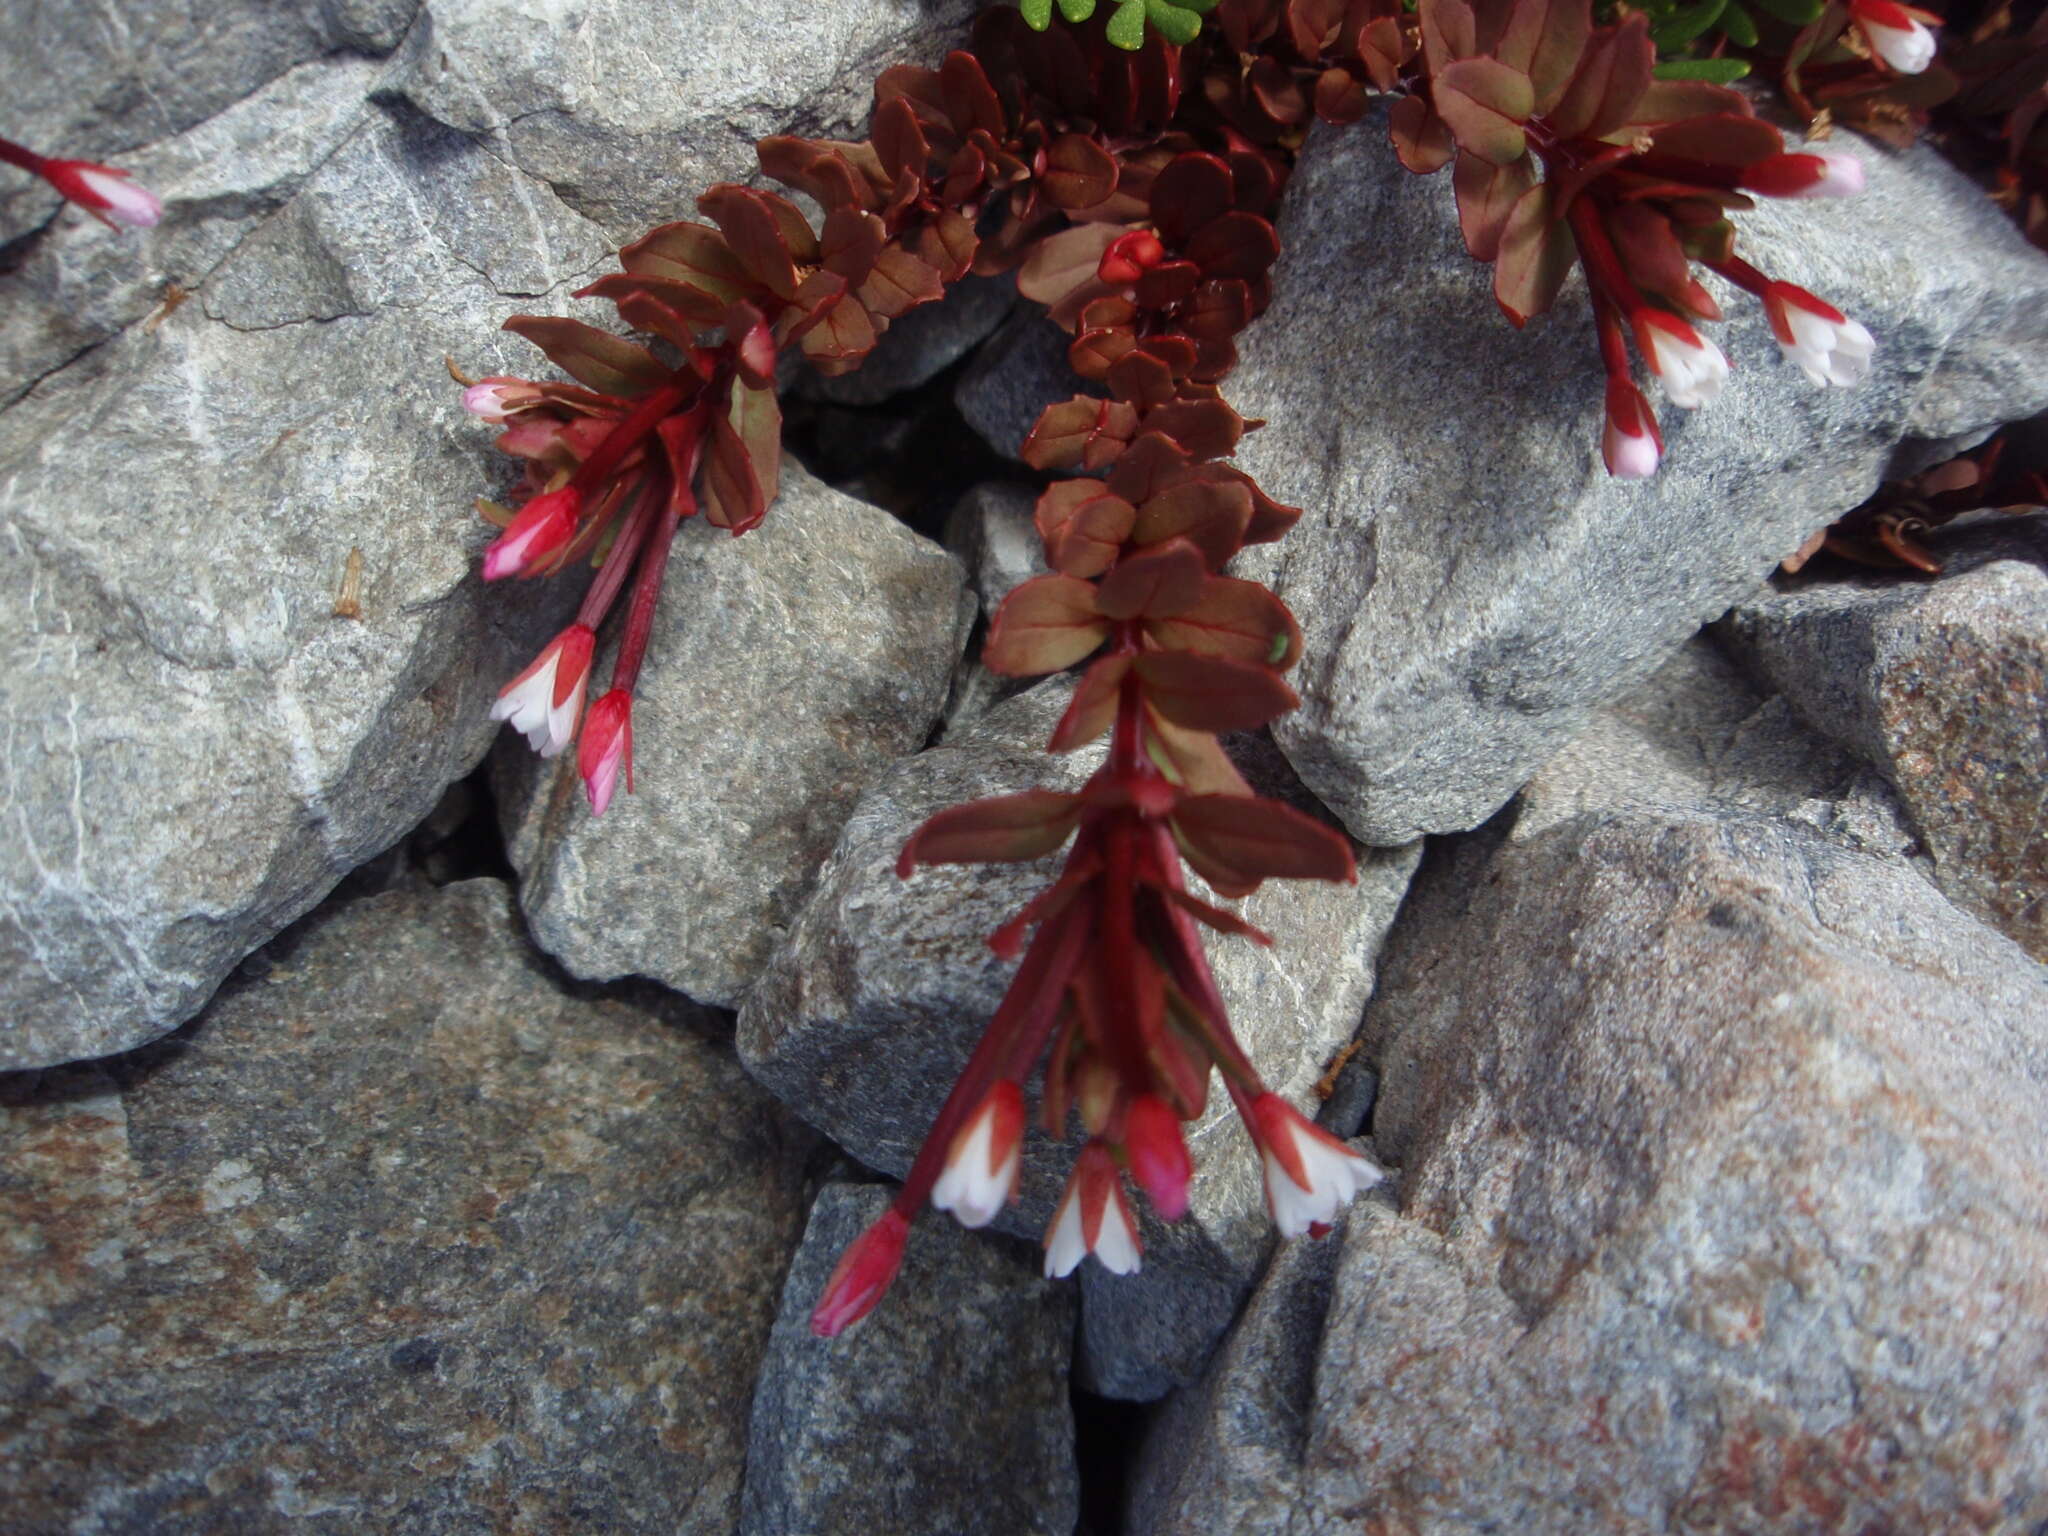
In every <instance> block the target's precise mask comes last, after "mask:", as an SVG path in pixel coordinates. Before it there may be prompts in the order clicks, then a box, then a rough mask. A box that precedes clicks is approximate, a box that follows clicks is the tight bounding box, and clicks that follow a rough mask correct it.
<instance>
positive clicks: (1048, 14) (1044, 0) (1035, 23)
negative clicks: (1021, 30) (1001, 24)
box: [1017, 0, 1052, 32]
mask: <svg viewBox="0 0 2048 1536" xmlns="http://www.w3.org/2000/svg"><path fill="white" fill-rule="evenodd" d="M1017 8H1018V9H1019V10H1021V11H1022V12H1023V13H1024V22H1025V25H1026V26H1028V27H1030V28H1031V30H1032V31H1034V32H1043V31H1044V30H1045V29H1046V28H1047V27H1049V26H1051V25H1052V0H1018V5H1017Z"/></svg>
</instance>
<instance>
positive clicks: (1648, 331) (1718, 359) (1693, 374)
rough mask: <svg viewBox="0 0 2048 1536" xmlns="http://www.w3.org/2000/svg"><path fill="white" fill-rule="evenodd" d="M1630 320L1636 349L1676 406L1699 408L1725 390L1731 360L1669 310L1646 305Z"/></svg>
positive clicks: (1687, 408)
mask: <svg viewBox="0 0 2048 1536" xmlns="http://www.w3.org/2000/svg"><path fill="white" fill-rule="evenodd" d="M1629 319H1630V322H1631V323H1632V324H1633V325H1634V327H1635V333H1636V350H1637V351H1639V352H1641V353H1642V354H1643V361H1645V362H1646V363H1648V364H1649V365H1650V371H1651V372H1652V373H1654V374H1656V375H1657V379H1658V382H1659V383H1661V384H1662V385H1663V386H1664V393H1665V395H1666V396H1667V397H1668V398H1669V399H1670V401H1671V403H1672V404H1673V405H1676V406H1682V407H1683V408H1684V409H1686V410H1688V411H1696V410H1698V409H1699V408H1700V407H1701V406H1703V405H1705V404H1706V403H1707V402H1708V401H1710V400H1712V399H1713V398H1714V397H1715V396H1717V395H1719V394H1720V393H1721V386H1722V385H1723V384H1725V383H1727V382H1728V359H1727V358H1725V357H1723V356H1722V355H1721V349H1720V348H1719V347H1717V346H1715V345H1714V344H1713V343H1712V342H1711V341H1708V340H1707V339H1706V338H1705V337H1704V336H1702V335H1700V333H1699V332H1698V331H1696V330H1694V329H1693V328H1692V327H1691V326H1690V325H1688V324H1687V323H1686V322H1685V321H1683V320H1681V319H1679V318H1678V316H1676V315H1674V314H1672V313H1670V312H1669V311H1668V310H1662V309H1650V308H1648V307H1645V308H1642V309H1639V310H1637V311H1636V312H1635V313H1634V314H1633V315H1631V316H1630V317H1629Z"/></svg>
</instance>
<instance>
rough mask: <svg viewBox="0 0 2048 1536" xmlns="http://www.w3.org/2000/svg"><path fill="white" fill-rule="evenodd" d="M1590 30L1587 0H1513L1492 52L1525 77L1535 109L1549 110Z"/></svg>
mask: <svg viewBox="0 0 2048 1536" xmlns="http://www.w3.org/2000/svg"><path fill="white" fill-rule="evenodd" d="M1592 30H1593V13H1592V7H1591V6H1590V5H1589V4H1587V0H1516V4H1515V7H1514V10H1513V11H1512V12H1510V13H1509V16H1508V22H1507V26H1506V28H1505V29H1504V30H1503V31H1502V33H1501V37H1500V42H1499V43H1498V44H1497V45H1496V46H1495V48H1494V56H1495V57H1496V58H1498V59H1499V60H1500V61H1501V62H1502V63H1503V64H1506V65H1508V66H1509V67H1510V68H1513V69H1519V70H1521V71H1522V72H1523V73H1524V74H1526V75H1527V76H1528V77H1529V83H1530V84H1531V85H1532V86H1533V87H1534V88H1535V103H1534V110H1535V111H1537V112H1547V111H1549V110H1550V109H1551V108H1552V107H1554V106H1555V105H1557V102H1558V99H1559V98H1560V97H1562V96H1563V95H1564V92H1565V87H1566V86H1568V85H1570V84H1571V80H1572V76H1573V75H1574V74H1576V73H1577V72H1578V68H1579V60H1580V58H1581V57H1582V56H1583V55H1584V54H1585V51H1586V40H1587V38H1589V37H1590V36H1591V35H1592Z"/></svg>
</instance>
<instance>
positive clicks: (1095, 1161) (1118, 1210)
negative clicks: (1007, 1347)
mask: <svg viewBox="0 0 2048 1536" xmlns="http://www.w3.org/2000/svg"><path fill="white" fill-rule="evenodd" d="M1091 1253H1092V1254H1094V1255H1095V1257H1096V1260H1097V1261H1098V1262H1099V1263H1100V1264H1101V1265H1102V1267H1103V1268H1104V1269H1106V1270H1108V1271H1109V1272H1110V1273H1111V1274H1113V1275H1130V1274H1136V1273H1137V1271H1138V1268H1139V1266H1140V1265H1141V1264H1142V1263H1143V1262H1144V1250H1143V1248H1142V1247H1141V1246H1140V1244H1139V1242H1138V1229H1137V1224H1136V1223H1135V1222H1134V1221H1133V1220H1132V1218H1131V1207H1130V1202H1129V1201H1127V1200H1126V1199H1125V1198H1124V1191H1123V1183H1122V1181H1121V1180H1120V1179H1119V1178H1118V1177H1117V1172H1116V1164H1115V1162H1114V1161H1112V1160H1111V1158H1110V1155H1109V1151H1108V1149H1107V1148H1106V1147H1104V1146H1103V1145H1102V1143H1101V1142H1099V1141H1090V1142H1089V1143H1088V1145H1087V1146H1085V1147H1083V1148H1082V1149H1081V1155H1080V1157H1078V1158H1076V1159H1075V1161H1074V1171H1073V1174H1072V1175H1071V1176H1070V1177H1069V1178H1068V1179H1067V1192H1066V1194H1065V1195H1063V1196H1062V1197H1061V1199H1060V1208H1059V1210H1058V1211H1057V1212H1055V1213H1054V1215H1053V1218H1052V1225H1051V1226H1050V1227H1048V1228H1046V1232H1045V1277H1046V1279H1048V1280H1059V1279H1064V1278H1065V1277H1066V1276H1068V1275H1071V1274H1072V1273H1073V1272H1074V1267H1075V1266H1076V1265H1077V1264H1079V1263H1080V1262H1081V1260H1083V1259H1084V1258H1086V1257H1087V1256H1088V1255H1089V1254H1091Z"/></svg>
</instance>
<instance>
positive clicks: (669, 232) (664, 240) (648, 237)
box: [584, 224, 761, 314]
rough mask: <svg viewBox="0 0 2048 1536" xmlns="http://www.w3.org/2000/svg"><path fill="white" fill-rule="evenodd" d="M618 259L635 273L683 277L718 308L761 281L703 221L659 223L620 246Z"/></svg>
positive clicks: (595, 285)
mask: <svg viewBox="0 0 2048 1536" xmlns="http://www.w3.org/2000/svg"><path fill="white" fill-rule="evenodd" d="M619 265H620V266H622V267H624V268H625V269H626V270H627V271H628V272H631V273H633V274H635V275H636V276H641V277H658V278H666V279H669V280H670V281H673V282H677V283H686V284H688V285H689V286H690V287H692V288H695V289H698V290H700V291H701V292H704V293H707V294H709V295H710V296H711V297H712V299H714V300H715V301H716V302H717V305H718V307H719V308H721V309H723V308H724V307H725V306H726V305H727V304H730V303H731V302H732V301H733V300H734V299H744V298H748V297H750V296H751V295H753V294H754V293H755V292H756V291H757V290H758V289H759V288H760V286H761V285H760V284H759V283H757V282H755V281H754V279H753V277H752V276H751V275H750V274H749V273H748V271H747V267H746V263H745V262H743V261H741V260H740V258H739V257H738V255H737V254H735V253H734V251H733V248H732V247H731V246H730V245H728V244H726V240H725V236H723V235H721V234H720V233H719V232H718V231H717V230H715V229H713V228H712V227H711V226H710V225H708V224H664V225H662V226H661V227H660V228H659V229H656V230H652V231H650V232H649V233H647V234H645V235H643V236H641V237H640V238H639V239H638V240H635V241H634V242H633V243H632V244H631V245H629V246H627V247H626V248H625V249H624V250H623V251H620V252H619ZM606 281H609V279H600V280H599V282H598V283H593V284H592V285H591V287H590V288H588V289H586V290H584V291H585V292H595V291H597V290H598V289H599V288H600V287H601V286H602V284H603V283H604V282H606ZM606 296H607V297H609V296H610V295H608V294H607V295H606ZM677 308H682V306H681V305H677ZM683 312H684V313H685V314H688V313H689V311H688V310H687V309H685V310H684V311H683Z"/></svg>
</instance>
